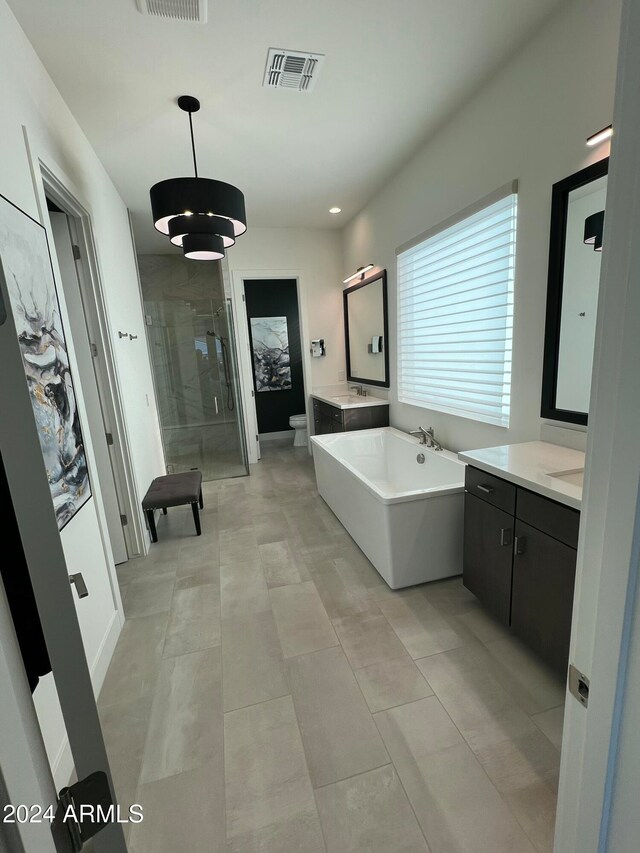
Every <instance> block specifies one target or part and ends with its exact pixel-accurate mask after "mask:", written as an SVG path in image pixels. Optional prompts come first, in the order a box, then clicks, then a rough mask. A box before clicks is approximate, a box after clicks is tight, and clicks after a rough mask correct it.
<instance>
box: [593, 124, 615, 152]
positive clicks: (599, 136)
mask: <svg viewBox="0 0 640 853" xmlns="http://www.w3.org/2000/svg"><path fill="white" fill-rule="evenodd" d="M612 136H613V127H612V126H611V125H608V126H607V127H603V128H602V130H599V131H598V132H597V133H594V134H592V135H591V136H590V137H589V138H588V139H587V145H588V146H589V147H590V148H593V147H594V146H595V145H600V143H601V142H605V141H606V140H607V139H611V137H612Z"/></svg>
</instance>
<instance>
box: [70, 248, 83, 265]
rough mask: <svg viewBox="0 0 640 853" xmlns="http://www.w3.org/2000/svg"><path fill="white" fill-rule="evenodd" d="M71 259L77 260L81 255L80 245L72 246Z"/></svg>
mask: <svg viewBox="0 0 640 853" xmlns="http://www.w3.org/2000/svg"><path fill="white" fill-rule="evenodd" d="M72 248H73V260H74V261H79V260H80V258H81V257H82V255H81V254H80V246H76V245H74V246H73V247H72Z"/></svg>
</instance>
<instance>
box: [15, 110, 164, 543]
mask: <svg viewBox="0 0 640 853" xmlns="http://www.w3.org/2000/svg"><path fill="white" fill-rule="evenodd" d="M23 133H24V139H25V145H26V148H27V156H28V159H29V165H30V168H31V177H32V181H33V187H34V191H35V195H36V202H37V206H38V213H39V220H40V222H41V224H42V225H44V226H45V228H46V230H47V234H48V235H49V237H50V240H49V244H50V250H51V255H52V260H53V264H54V269H55V273H56V277H57V279H58V281H60V269H59V265H58V259H57V256H56V252H55V245H54V243H53V239H52V238H51V223H50V221H49V211H48V208H47V196H48V197H49V198H50V199H51V200H52V201H54V202H55V203H56V204H57V205H58V206H59V207H60V208H61V210H63V211H64V212H65V213H66V214H67V216H68V217H69V225H70V228H71V233H72V237H73V239H74V240H75V241H76V245H78V246H79V248H80V260H79V262H78V264H77V269H78V279H79V285H80V292H81V295H82V300H83V305H84V313H85V317H86V320H87V327H88V330H89V333H90V334H91V337H92V338H93V340H92V341H91V343H93V344H95V345H96V348H97V352H98V354H97V356H96V357H94V366H95V373H96V380H97V385H98V394H99V397H100V402H101V404H102V406H103V412H104V416H105V418H104V419H105V422H106V423H108V424H109V425H110V432H111V435H112V436H113V448H112V453H111V454H110V456H111V460H112V461H113V463H114V464H113V466H112V467H113V476H114V482H115V487H116V493H117V496H118V501H119V504H120V506H121V508H122V511H123V513H124V514H125V515H126V516H127V521H128V524H126V525H124V526H123V533H124V538H125V544H126V548H127V552H128V555H129V558H130V559H131V558H133V557H139V556H144V555H146V554H147V553H148V551H149V547H150V546H149V540H148V537H147V535H146V525H145V522H144V519H143V516H142V508H141V503H140V500H139V496H138V490H137V486H136V482H135V475H134V467H133V457H132V452H131V443H130V440H129V434H128V430H127V426H126V420H125V417H124V410H123V402H122V394H121V391H120V385H119V380H118V372H117V366H116V360H115V353H114V349H113V344H112V340H111V334H110V329H109V321H108V311H107V306H106V300H105V298H104V288H103V281H102V276H101V272H100V264H99V261H98V253H97V247H96V242H95V238H94V234H93V224H92V222H93V216H92V212H91V208H90V206H89V205H88V204H87V203H86V202H85V201H84V199H83V198H82V194H81V193H80V192H79V191H78V189H77V188H76V187H75V186H74V184H73V182H72V181H71V180H70V179H69V177H68V176H67V175H66V174H65V173H64V172H63V170H62V169H60V168H59V167H58V166H57V164H54V163H53V162H52V161H51V160H49V159H48V158H43V157H41V156H38V155H37V154H36V153H35V152H34V150H33V148H32V146H31V144H30V141H29V137H28V135H27V129H26V128H25V127H23ZM74 229H75V234H74ZM101 522H102V523H103V526H104V525H106V520H105V519H103V518H102V517H101Z"/></svg>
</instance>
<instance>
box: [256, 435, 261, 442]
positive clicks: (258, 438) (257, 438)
mask: <svg viewBox="0 0 640 853" xmlns="http://www.w3.org/2000/svg"><path fill="white" fill-rule="evenodd" d="M256 441H260V436H259V435H258V433H256Z"/></svg>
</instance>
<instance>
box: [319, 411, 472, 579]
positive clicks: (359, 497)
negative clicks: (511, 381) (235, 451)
mask: <svg viewBox="0 0 640 853" xmlns="http://www.w3.org/2000/svg"><path fill="white" fill-rule="evenodd" d="M311 441H312V446H313V460H314V464H315V469H316V480H317V482H318V491H319V492H320V494H321V495H322V497H323V498H324V500H325V501H326V502H327V503H328V504H329V506H330V507H331V509H332V510H333V512H334V513H335V514H336V515H337V517H338V518H339V519H340V521H341V522H342V524H343V525H344V526H345V528H346V529H347V531H348V532H349V533H350V534H351V536H352V538H353V539H354V540H355V541H356V543H357V544H358V545H359V547H360V548H361V549H362V551H364V553H365V554H366V555H367V557H368V558H369V560H371V562H372V563H373V565H374V566H375V567H376V569H377V570H378V571H379V572H380V574H381V575H382V577H383V578H384V579H385V581H386V582H387V583H388V584H389V586H390V587H391V589H399V588H400V587H404V586H412V585H413V584H417V583H424V582H425V581H432V580H437V579H438V578H447V577H451V576H452V575H459V574H460V573H461V572H462V512H463V510H462V505H463V493H464V468H465V466H464V463H462V462H459V461H458V459H457V458H456V456H455V454H454V453H451V452H450V451H447V450H442V451H435V450H430V449H428V448H426V447H425V446H424V445H421V444H420V443H419V442H418V439H417V438H413V437H412V436H409V435H407V434H406V433H403V432H400V431H399V430H397V429H393V428H392V427H385V428H384V429H368V430H360V431H357V432H345V433H335V434H332V435H317V436H312V438H311ZM420 458H424V462H422V463H421V462H420V461H419V459H420Z"/></svg>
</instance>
